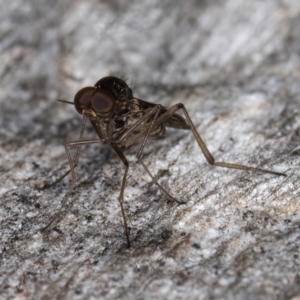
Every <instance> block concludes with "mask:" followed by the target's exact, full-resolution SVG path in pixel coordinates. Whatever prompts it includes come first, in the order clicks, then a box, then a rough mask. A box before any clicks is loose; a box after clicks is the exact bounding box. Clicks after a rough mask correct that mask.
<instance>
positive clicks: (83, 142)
mask: <svg viewBox="0 0 300 300" xmlns="http://www.w3.org/2000/svg"><path fill="white" fill-rule="evenodd" d="M98 143H102V142H101V140H99V139H96V140H79V141H73V142H69V143H66V145H65V148H66V152H67V156H68V160H69V164H70V168H71V170H70V171H71V174H72V179H73V183H76V181H77V179H76V174H75V170H74V169H75V167H76V165H77V164H76V165H74V161H73V159H72V156H71V153H70V148H71V147H77V154H78V153H79V150H80V147H81V145H90V144H98ZM77 161H78V158H77ZM75 163H77V162H76V161H75Z"/></svg>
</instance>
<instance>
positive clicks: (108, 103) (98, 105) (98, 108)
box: [91, 90, 115, 117]
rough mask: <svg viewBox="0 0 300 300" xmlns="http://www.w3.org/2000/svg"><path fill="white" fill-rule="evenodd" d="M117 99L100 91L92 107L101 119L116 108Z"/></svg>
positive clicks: (93, 100) (94, 96)
mask: <svg viewBox="0 0 300 300" xmlns="http://www.w3.org/2000/svg"><path fill="white" fill-rule="evenodd" d="M114 104H115V98H114V97H113V96H112V95H111V94H110V93H108V92H106V91H103V90H99V91H96V92H95V93H94V95H93V96H92V100H91V106H92V108H93V110H94V111H95V113H96V114H97V115H98V116H99V117H101V116H102V117H105V116H107V115H109V114H110V113H111V112H112V111H113V108H114Z"/></svg>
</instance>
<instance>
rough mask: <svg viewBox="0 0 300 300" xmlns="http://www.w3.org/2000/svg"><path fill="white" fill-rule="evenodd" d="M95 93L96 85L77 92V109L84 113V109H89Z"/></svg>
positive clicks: (75, 99) (75, 101)
mask: <svg viewBox="0 0 300 300" xmlns="http://www.w3.org/2000/svg"><path fill="white" fill-rule="evenodd" d="M93 93H95V88H94V87H85V88H83V89H81V90H79V91H78V92H77V94H76V95H75V98H74V103H75V108H76V110H77V111H78V112H79V113H80V114H82V110H83V109H88V108H90V106H91V99H92V96H93Z"/></svg>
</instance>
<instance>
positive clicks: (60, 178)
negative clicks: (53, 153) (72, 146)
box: [43, 116, 86, 188]
mask: <svg viewBox="0 0 300 300" xmlns="http://www.w3.org/2000/svg"><path fill="white" fill-rule="evenodd" d="M85 124H86V116H83V119H82V123H81V130H80V136H79V141H81V140H82V139H83V135H84V129H85ZM80 147H81V145H78V146H77V150H76V156H75V163H74V162H72V165H73V166H74V169H75V168H76V167H77V164H78V160H79V154H80ZM67 155H68V154H67ZM71 159H72V158H71ZM72 161H73V160H72ZM71 171H72V167H71V168H70V170H68V171H67V172H66V173H65V174H63V175H62V176H60V177H59V178H58V179H56V180H55V181H54V182H52V183H51V184H46V186H45V187H43V188H49V187H51V186H54V185H56V184H57V183H59V182H60V181H61V180H63V179H64V178H65V177H66V176H67V175H68V174H69V173H70V172H71Z"/></svg>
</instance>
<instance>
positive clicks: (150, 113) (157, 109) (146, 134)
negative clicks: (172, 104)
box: [118, 104, 185, 204]
mask: <svg viewBox="0 0 300 300" xmlns="http://www.w3.org/2000/svg"><path fill="white" fill-rule="evenodd" d="M161 109H162V106H161V105H160V104H158V105H156V106H154V107H153V108H151V109H150V110H149V111H148V112H147V113H146V114H145V115H144V116H143V117H142V118H140V120H139V121H138V122H137V123H135V124H134V125H133V126H132V127H131V128H129V129H128V130H127V131H125V133H123V135H122V136H121V137H120V139H119V140H118V142H120V141H122V140H123V139H124V138H125V137H127V136H128V135H129V133H131V132H132V131H133V130H134V129H135V128H136V127H138V126H139V125H140V124H141V123H142V122H144V121H146V120H148V119H149V118H150V117H152V116H153V115H154V117H153V119H152V121H151V123H150V125H149V127H148V128H147V129H146V130H143V131H142V134H138V137H137V136H134V137H133V140H134V141H136V140H137V139H138V138H139V137H142V136H144V139H143V142H142V144H141V146H140V148H139V150H138V153H137V155H136V157H137V159H138V161H139V162H140V163H141V165H142V166H143V168H144V169H145V171H146V172H147V173H148V175H149V176H150V177H151V179H152V182H153V183H154V184H156V185H157V187H158V188H159V189H160V190H161V191H162V192H163V193H164V194H165V195H166V196H167V197H168V198H169V199H170V200H171V201H175V202H177V203H179V204H183V203H185V202H182V201H178V200H177V199H176V198H174V197H173V196H172V195H170V193H168V192H167V191H166V190H165V189H164V188H163V187H162V186H161V185H160V184H159V183H158V181H157V179H156V178H155V177H154V176H153V175H152V173H151V172H150V170H149V168H148V167H147V166H146V165H145V163H144V162H143V160H142V158H141V155H142V152H143V150H144V147H145V145H146V142H147V140H148V138H149V135H150V133H151V131H152V129H153V127H155V123H156V122H155V121H156V120H157V118H158V116H159V113H160V112H161ZM133 140H132V141H133ZM130 144H131V142H130Z"/></svg>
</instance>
